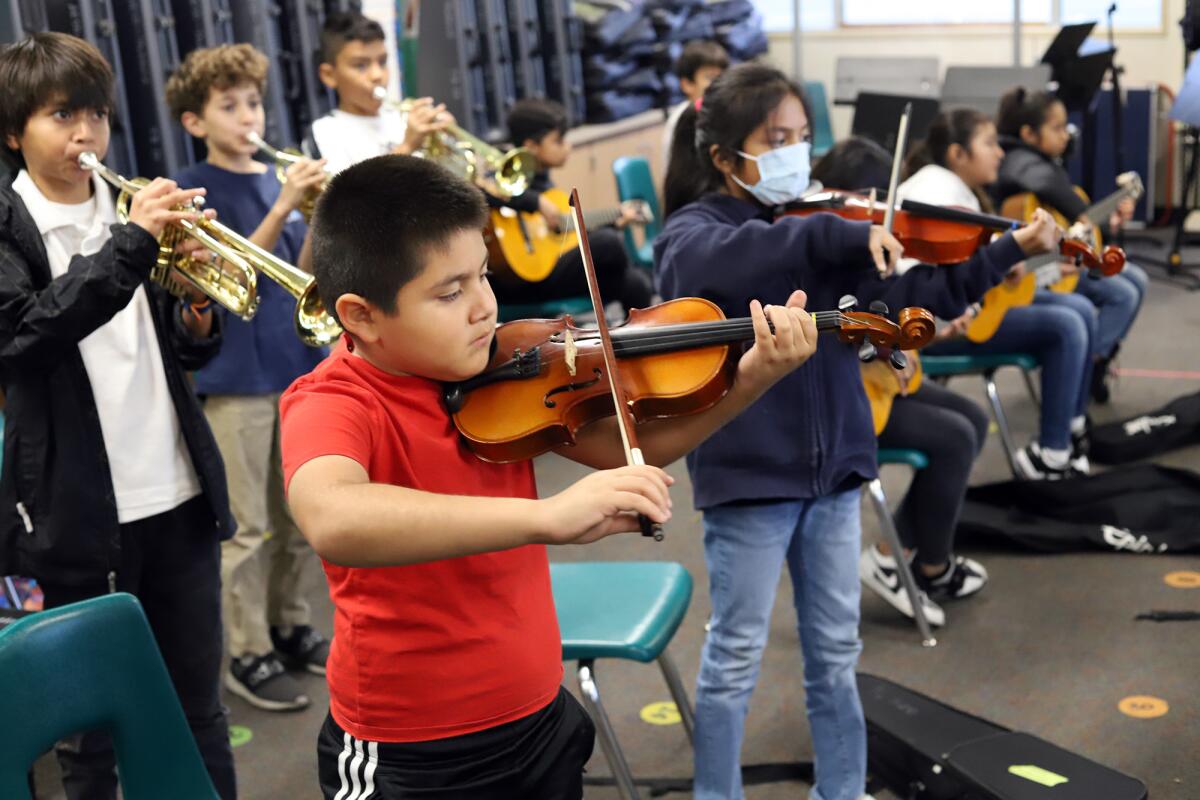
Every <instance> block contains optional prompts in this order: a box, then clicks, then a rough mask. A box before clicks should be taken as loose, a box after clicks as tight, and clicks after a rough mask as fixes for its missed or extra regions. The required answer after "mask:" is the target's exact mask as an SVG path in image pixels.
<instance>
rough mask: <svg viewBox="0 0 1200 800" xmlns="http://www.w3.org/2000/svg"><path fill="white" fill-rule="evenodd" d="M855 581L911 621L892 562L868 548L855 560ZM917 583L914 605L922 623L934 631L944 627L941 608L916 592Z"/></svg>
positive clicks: (906, 598) (872, 548) (890, 559)
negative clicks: (857, 580) (919, 609)
mask: <svg viewBox="0 0 1200 800" xmlns="http://www.w3.org/2000/svg"><path fill="white" fill-rule="evenodd" d="M858 577H859V578H861V579H862V582H863V585H865V586H866V587H867V588H869V589H871V590H872V591H873V592H875V594H877V595H879V596H880V597H882V598H883V599H884V600H886V601H887V602H888V604H889V605H890V606H891V607H892V608H894V609H896V610H897V611H899V612H900V613H901V614H903V615H904V616H906V617H908V618H909V619H912V618H913V607H912V601H911V600H909V598H908V592H906V591H904V584H903V583H901V582H900V572H899V570H898V569H897V568H896V559H895V558H893V557H892V556H885V555H884V554H883V553H881V552H879V550H878V549H877V548H875V547H868V548H867V549H866V550H864V551H863V554H862V556H860V557H859V559H858ZM920 586H921V584H920V581H918V582H917V588H918V601H919V602H920V603H921V610H922V611H924V612H925V621H926V622H928V623H929V624H930V625H933V626H935V627H941V626H942V625H945V624H946V612H945V611H943V610H942V608H941V606H939V605H938V604H937V603H935V602H933V601H932V600H930V599H929V595H927V594H926V593H925V592H924V591H920Z"/></svg>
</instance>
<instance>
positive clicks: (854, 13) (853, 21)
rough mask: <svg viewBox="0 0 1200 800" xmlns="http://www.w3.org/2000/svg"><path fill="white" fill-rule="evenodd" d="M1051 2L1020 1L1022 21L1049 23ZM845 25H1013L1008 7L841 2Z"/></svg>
mask: <svg viewBox="0 0 1200 800" xmlns="http://www.w3.org/2000/svg"><path fill="white" fill-rule="evenodd" d="M1051 2H1052V0H1022V2H1021V19H1022V20H1024V21H1025V22H1049V21H1050V12H1051ZM841 3H842V22H843V24H845V25H971V24H989V23H990V24H997V23H1008V22H1012V18H1013V8H1012V4H1011V3H998V2H989V3H971V2H963V0H922V1H921V2H920V3H897V2H896V1H895V0H841Z"/></svg>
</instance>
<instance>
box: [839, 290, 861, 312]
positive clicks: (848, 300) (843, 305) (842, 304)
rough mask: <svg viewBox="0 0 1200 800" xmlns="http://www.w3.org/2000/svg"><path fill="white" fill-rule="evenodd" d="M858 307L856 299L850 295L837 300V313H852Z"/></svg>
mask: <svg viewBox="0 0 1200 800" xmlns="http://www.w3.org/2000/svg"><path fill="white" fill-rule="evenodd" d="M857 307H858V298H857V297H855V296H854V295H852V294H844V295H842V299H840V300H838V311H853V310H854V309H855V308H857Z"/></svg>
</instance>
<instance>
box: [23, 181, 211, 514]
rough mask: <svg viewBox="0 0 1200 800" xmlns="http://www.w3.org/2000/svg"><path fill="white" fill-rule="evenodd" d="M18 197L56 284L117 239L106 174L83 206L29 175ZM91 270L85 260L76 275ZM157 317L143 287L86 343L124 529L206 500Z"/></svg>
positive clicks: (81, 349) (85, 352) (86, 363)
mask: <svg viewBox="0 0 1200 800" xmlns="http://www.w3.org/2000/svg"><path fill="white" fill-rule="evenodd" d="M13 191H15V192H16V193H17V194H18V195H20V196H21V199H22V200H23V201H24V202H25V207H26V208H27V209H29V213H30V215H31V216H32V217H33V221H34V222H35V223H36V224H37V228H38V233H40V234H41V236H42V242H43V243H44V244H45V246H46V255H47V256H48V258H49V261H50V274H51V275H52V276H53V277H55V278H57V277H59V276H61V275H64V274H66V272H67V270H68V268H69V267H70V266H71V258H72V257H73V256H75V255H76V254H78V255H84V256H90V255H92V254H94V253H96V252H98V251H99V250H100V249H101V248H102V247H103V246H104V245H105V243H106V242H108V240H109V239H110V238H111V236H112V234H111V232H110V231H109V226H110V225H113V224H115V223H116V222H117V214H116V209H115V208H114V205H113V199H112V194H111V193H110V192H109V189H108V185H107V184H105V183H103V182H102V180H101V179H100V177H99V176H93V188H92V197H91V199H90V200H88V201H87V202H86V203H79V204H75V205H72V204H65V203H55V202H52V201H51V200H48V199H47V198H46V196H45V195H43V194H42V192H41V190H40V189H38V187H37V184H35V183H34V182H33V179H32V178H31V177H30V176H29V173H28V172H26V171H25V170H21V172H20V174H19V175H17V177H16V179H15V180H14V181H13ZM88 266H89V264H88V262H86V261H80V262H77V263H76V264H75V266H74V269H88ZM150 314H151V312H150V300H149V298H148V297H147V296H146V288H145V287H144V286H139V287H138V289H137V291H136V292H134V294H133V299H132V300H131V301H130V303H129V305H127V306H125V308H123V309H121V310H120V311H118V312H117V313H116V315H114V316H113V318H112V319H110V320H109V321H108V322H107V323H105V324H104V325H101V326H100V327H99V328H97V329H96V330H95V331H94V332H93V333H91V334H90V335H88V336H87V337H85V338H84V339H83V340H81V341H80V342H79V354H80V355H81V356H82V357H83V365H84V368H85V369H87V374H88V380H89V381H90V382H91V384H92V395H93V396H94V397H95V400H96V410H97V412H99V415H100V429H101V431H102V433H103V435H104V449H105V450H106V451H107V454H108V463H109V469H110V471H111V472H112V483H113V489H114V491H115V493H116V500H117V518H118V520H119V521H120V522H121V524H125V523H127V522H134V521H136V520H139V519H145V518H146V517H152V516H154V515H155V514H161V513H163V512H165V511H170V510H171V509H173V508H175V507H176V506H178V505H180V504H181V503H183V502H184V501H186V500H189V499H191V498H193V497H195V496H196V495H198V494H200V481H199V480H198V479H197V477H196V471H195V468H194V467H193V465H192V460H191V456H190V455H189V454H188V451H187V446H186V444H185V443H184V440H183V431H182V430H181V428H180V426H179V419H178V417H177V416H176V414H175V405H174V403H173V402H172V401H171V393H170V391H169V390H168V388H167V375H166V372H165V371H164V370H163V363H162V352H161V351H160V350H159V347H158V338H157V337H156V336H155V333H154V320H153V318H152V317H151V315H150Z"/></svg>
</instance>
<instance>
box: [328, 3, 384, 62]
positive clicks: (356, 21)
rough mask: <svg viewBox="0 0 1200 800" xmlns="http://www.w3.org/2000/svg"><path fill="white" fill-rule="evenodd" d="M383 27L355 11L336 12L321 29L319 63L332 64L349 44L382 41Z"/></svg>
mask: <svg viewBox="0 0 1200 800" xmlns="http://www.w3.org/2000/svg"><path fill="white" fill-rule="evenodd" d="M384 38H385V37H384V35H383V26H381V25H380V24H379V23H378V22H376V21H375V20H373V19H371V18H370V17H368V16H365V15H363V14H360V13H358V12H357V11H336V12H334V13H332V14H330V15H329V16H328V17H326V18H325V25H324V26H322V28H321V53H320V56H321V63H322V64H334V63H336V62H337V57H338V53H340V52H342V48H343V47H345V46H346V44H347V43H349V42H363V43H364V44H367V43H370V42H378V41H381V40H382V39H384Z"/></svg>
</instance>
